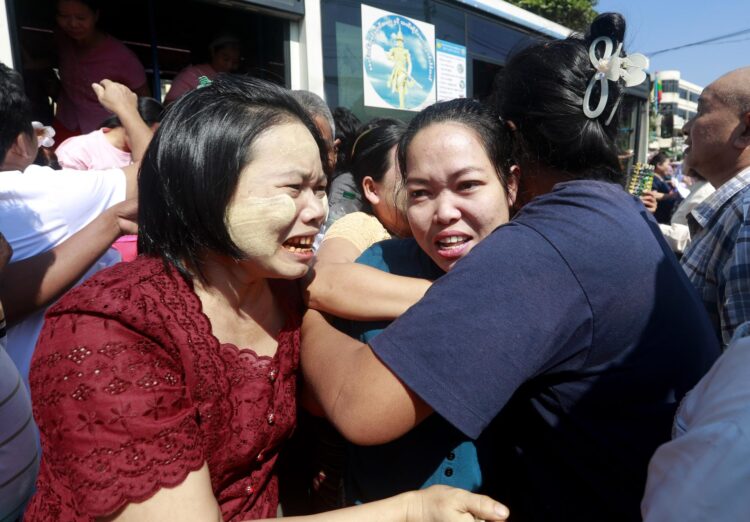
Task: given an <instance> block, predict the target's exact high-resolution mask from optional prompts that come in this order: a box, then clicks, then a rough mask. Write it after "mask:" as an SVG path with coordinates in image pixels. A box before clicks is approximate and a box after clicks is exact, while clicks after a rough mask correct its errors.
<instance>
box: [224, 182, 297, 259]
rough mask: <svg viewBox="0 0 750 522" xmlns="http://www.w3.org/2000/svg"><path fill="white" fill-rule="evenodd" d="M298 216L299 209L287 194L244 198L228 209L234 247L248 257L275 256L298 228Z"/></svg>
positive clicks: (227, 218)
mask: <svg viewBox="0 0 750 522" xmlns="http://www.w3.org/2000/svg"><path fill="white" fill-rule="evenodd" d="M296 215H297V206H296V205H295V204H294V200H293V199H292V198H291V197H290V196H288V195H286V194H283V195H280V196H274V197H272V198H256V197H247V198H242V199H240V200H236V201H234V202H232V204H231V205H230V207H229V209H227V217H226V222H227V230H228V231H229V237H231V238H232V241H234V244H236V245H237V246H238V247H239V248H240V249H241V250H242V251H243V252H244V253H245V254H246V255H247V256H249V257H266V256H272V255H273V254H274V253H276V250H277V249H278V248H279V246H281V244H282V242H283V240H284V234H285V233H286V232H287V231H288V230H289V228H290V227H291V226H292V225H293V224H294V218H295V216H296Z"/></svg>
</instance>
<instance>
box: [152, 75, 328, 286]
mask: <svg viewBox="0 0 750 522" xmlns="http://www.w3.org/2000/svg"><path fill="white" fill-rule="evenodd" d="M289 122H300V123H302V124H303V125H305V127H307V129H308V130H309V131H310V134H311V135H312V136H313V138H314V139H315V142H316V144H317V145H318V149H319V151H320V160H321V164H322V165H323V168H324V169H325V168H326V165H327V148H326V144H325V143H324V142H323V139H322V138H321V136H320V134H319V132H318V129H317V128H316V127H315V124H314V123H313V121H312V119H311V118H310V116H309V115H308V114H307V112H306V111H305V110H304V109H303V108H302V107H301V106H300V104H299V103H298V102H297V101H296V100H295V99H294V97H292V95H291V93H290V91H288V90H286V89H284V88H283V87H279V86H278V85H275V84H273V83H270V82H267V81H264V80H260V79H256V78H251V77H248V76H239V75H219V76H218V77H217V78H216V80H214V82H213V83H211V84H210V85H208V86H206V87H203V88H199V89H196V90H194V91H191V92H189V93H188V94H186V95H185V96H183V97H181V98H180V99H179V100H177V101H176V102H175V103H174V104H173V105H172V106H171V107H170V108H169V110H168V111H167V113H166V116H165V117H164V121H163V122H162V125H161V126H160V127H159V129H158V130H157V131H156V133H155V135H154V138H153V139H152V141H151V143H150V144H149V147H148V149H147V150H146V154H145V156H144V158H143V162H142V165H141V171H140V176H139V179H138V191H139V196H138V197H139V207H138V223H139V233H138V250H139V252H140V253H142V254H146V255H152V256H158V257H161V258H162V259H163V260H164V261H165V263H169V264H171V265H173V266H175V267H176V268H177V269H178V270H179V271H180V272H181V273H182V274H183V275H184V276H185V277H188V278H190V277H193V276H197V277H199V278H202V277H203V274H202V272H201V262H202V258H203V256H204V255H205V253H206V252H213V253H217V254H220V255H226V256H228V257H232V258H234V259H243V258H244V257H245V254H244V253H243V252H242V250H241V249H240V248H239V247H238V246H237V245H236V244H235V243H234V242H233V241H232V239H231V237H230V235H229V232H228V230H227V226H226V209H227V205H228V204H229V202H230V200H231V198H232V196H233V194H234V192H235V189H236V187H237V183H238V181H239V178H240V173H241V172H242V170H243V169H244V168H245V166H247V165H248V164H249V163H250V162H252V160H253V158H252V149H251V146H252V145H253V143H254V142H255V141H256V140H257V139H258V137H259V136H261V134H263V132H265V131H267V130H268V129H270V128H271V127H274V126H276V125H280V124H284V123H289Z"/></svg>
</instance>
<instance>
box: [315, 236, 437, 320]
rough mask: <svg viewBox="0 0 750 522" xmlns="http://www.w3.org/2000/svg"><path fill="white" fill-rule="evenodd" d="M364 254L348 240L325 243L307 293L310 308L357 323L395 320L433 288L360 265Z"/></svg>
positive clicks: (423, 282) (423, 283) (424, 283)
mask: <svg viewBox="0 0 750 522" xmlns="http://www.w3.org/2000/svg"><path fill="white" fill-rule="evenodd" d="M360 254H362V251H360V250H359V249H358V248H357V247H356V246H355V245H354V244H353V243H351V242H350V241H348V240H346V239H344V238H338V237H336V238H331V239H328V240H326V241H324V242H323V244H322V245H321V246H320V249H319V250H318V254H317V257H316V262H315V265H314V266H313V268H312V269H311V270H310V272H309V275H308V283H307V288H306V289H305V300H306V301H307V304H308V306H309V307H310V308H314V309H316V310H320V311H322V312H326V313H330V314H333V315H335V316H337V317H341V318H344V319H352V320H355V321H380V320H386V321H387V320H393V319H396V318H397V317H399V316H400V315H401V314H402V313H404V312H405V311H406V310H407V309H408V308H409V307H411V306H412V305H413V304H414V303H416V302H417V301H419V300H420V299H422V297H423V296H424V294H425V292H427V290H428V289H429V288H430V285H431V284H432V283H431V282H430V281H427V280H426V279H417V278H413V277H403V276H397V275H393V274H388V273H386V272H383V271H382V270H377V269H375V268H372V267H369V266H365V265H360V264H357V263H355V262H354V261H355V260H356V259H357V258H358V257H359V256H360Z"/></svg>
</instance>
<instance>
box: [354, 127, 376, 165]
mask: <svg viewBox="0 0 750 522" xmlns="http://www.w3.org/2000/svg"><path fill="white" fill-rule="evenodd" d="M374 128H375V127H374V126H373V127H370V128H369V129H367V130H366V131H363V132H362V134H360V135H359V136H357V139H356V140H354V145H352V154H351V156H350V157H352V158H353V157H354V151H355V150H357V144H358V143H359V140H361V139H362V138H364V136H365V135H366V134H369V133H370V131H371V130H373V129H374Z"/></svg>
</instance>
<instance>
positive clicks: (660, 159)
mask: <svg viewBox="0 0 750 522" xmlns="http://www.w3.org/2000/svg"><path fill="white" fill-rule="evenodd" d="M665 161H669V156H667V155H666V154H664V153H663V152H657V153H656V154H654V157H653V158H651V159H650V160H648V164H649V165H651V166H654V167H656V166H657V165H661V164H662V163H664V162H665Z"/></svg>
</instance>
